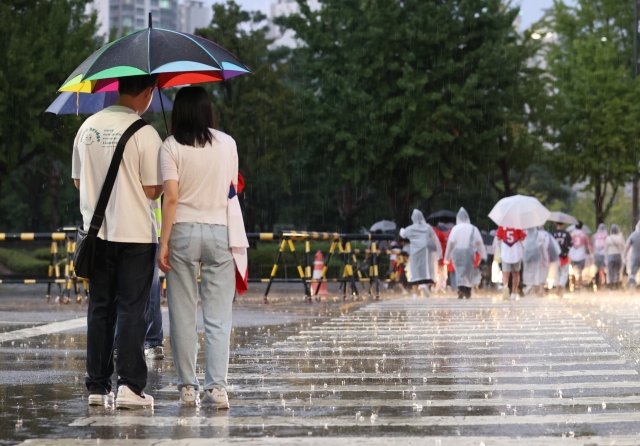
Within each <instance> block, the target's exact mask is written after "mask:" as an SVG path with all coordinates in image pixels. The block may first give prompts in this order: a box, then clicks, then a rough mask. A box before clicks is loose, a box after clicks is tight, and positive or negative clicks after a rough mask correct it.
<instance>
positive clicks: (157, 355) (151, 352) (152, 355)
mask: <svg viewBox="0 0 640 446" xmlns="http://www.w3.org/2000/svg"><path fill="white" fill-rule="evenodd" d="M144 355H145V356H146V357H147V359H154V360H160V359H164V349H163V348H162V346H161V345H158V346H156V347H151V348H145V349H144Z"/></svg>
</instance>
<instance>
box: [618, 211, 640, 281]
mask: <svg viewBox="0 0 640 446" xmlns="http://www.w3.org/2000/svg"><path fill="white" fill-rule="evenodd" d="M627 253H630V254H631V260H630V264H631V265H630V267H629V269H630V272H629V289H631V290H633V289H634V288H635V287H636V275H637V274H638V269H640V221H639V222H638V223H636V230H635V231H633V232H632V233H631V235H630V236H629V238H628V239H627V244H626V246H625V249H624V255H623V256H622V257H623V258H625V259H626V258H627Z"/></svg>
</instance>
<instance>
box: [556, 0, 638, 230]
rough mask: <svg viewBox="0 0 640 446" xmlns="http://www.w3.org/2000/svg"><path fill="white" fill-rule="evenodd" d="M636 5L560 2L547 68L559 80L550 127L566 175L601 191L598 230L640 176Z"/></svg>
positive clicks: (597, 207) (593, 0) (595, 192)
mask: <svg viewBox="0 0 640 446" xmlns="http://www.w3.org/2000/svg"><path fill="white" fill-rule="evenodd" d="M626 9H630V10H631V8H630V7H629V5H628V2H624V1H621V0H604V1H600V0H598V1H596V0H580V1H579V2H578V5H577V6H576V7H575V8H574V7H569V6H567V5H565V4H564V3H562V2H559V1H556V4H555V10H554V14H553V17H552V20H550V23H549V24H550V26H551V29H552V30H553V32H554V34H555V35H556V36H557V41H556V43H554V44H552V45H551V46H550V49H549V52H548V55H547V62H548V65H549V72H550V74H551V75H552V76H553V83H552V85H553V92H554V94H553V96H552V98H551V99H552V108H551V111H550V118H551V120H550V122H551V127H552V129H553V135H552V141H553V142H554V143H555V144H556V145H557V146H556V147H555V152H556V154H557V157H558V159H557V161H556V163H555V165H556V166H557V169H558V172H560V173H561V174H564V175H567V176H568V178H569V180H570V181H571V182H572V183H576V182H585V183H586V188H587V190H589V191H593V197H594V198H593V199H594V203H593V204H594V210H595V216H596V223H602V222H604V220H605V219H606V217H607V215H608V214H609V212H610V210H611V207H612V206H613V204H614V203H615V199H616V196H617V193H618V191H619V189H620V187H622V186H623V185H624V183H625V182H627V181H629V180H630V179H631V178H632V176H633V174H634V173H635V172H636V171H637V162H638V159H639V158H638V154H639V153H638V149H637V142H636V141H637V140H638V138H639V137H640V123H639V122H638V119H637V116H638V113H639V112H640V86H639V84H638V81H637V80H633V79H632V76H631V68H630V66H629V49H630V43H631V42H630V38H629V35H630V33H629V31H630V28H631V26H632V23H633V21H632V20H631V17H630V16H629V15H630V14H629V11H626Z"/></svg>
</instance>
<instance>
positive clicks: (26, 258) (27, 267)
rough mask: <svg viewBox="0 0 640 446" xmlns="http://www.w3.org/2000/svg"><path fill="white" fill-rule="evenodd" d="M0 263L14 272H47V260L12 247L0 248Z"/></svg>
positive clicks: (39, 274)
mask: <svg viewBox="0 0 640 446" xmlns="http://www.w3.org/2000/svg"><path fill="white" fill-rule="evenodd" d="M0 263H2V264H3V265H4V266H6V267H7V268H9V269H10V270H11V271H12V272H14V273H16V274H33V275H34V276H43V275H46V274H47V271H48V269H49V262H48V261H47V260H40V259H38V258H36V257H35V256H33V255H29V254H27V253H24V252H21V251H17V250H14V249H7V248H0Z"/></svg>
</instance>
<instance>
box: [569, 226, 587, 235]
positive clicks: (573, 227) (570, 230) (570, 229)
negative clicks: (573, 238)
mask: <svg viewBox="0 0 640 446" xmlns="http://www.w3.org/2000/svg"><path fill="white" fill-rule="evenodd" d="M575 230H576V225H571V226H569V227H568V228H567V232H573V231H575ZM582 232H584V233H585V234H591V229H589V226H587V225H582Z"/></svg>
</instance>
